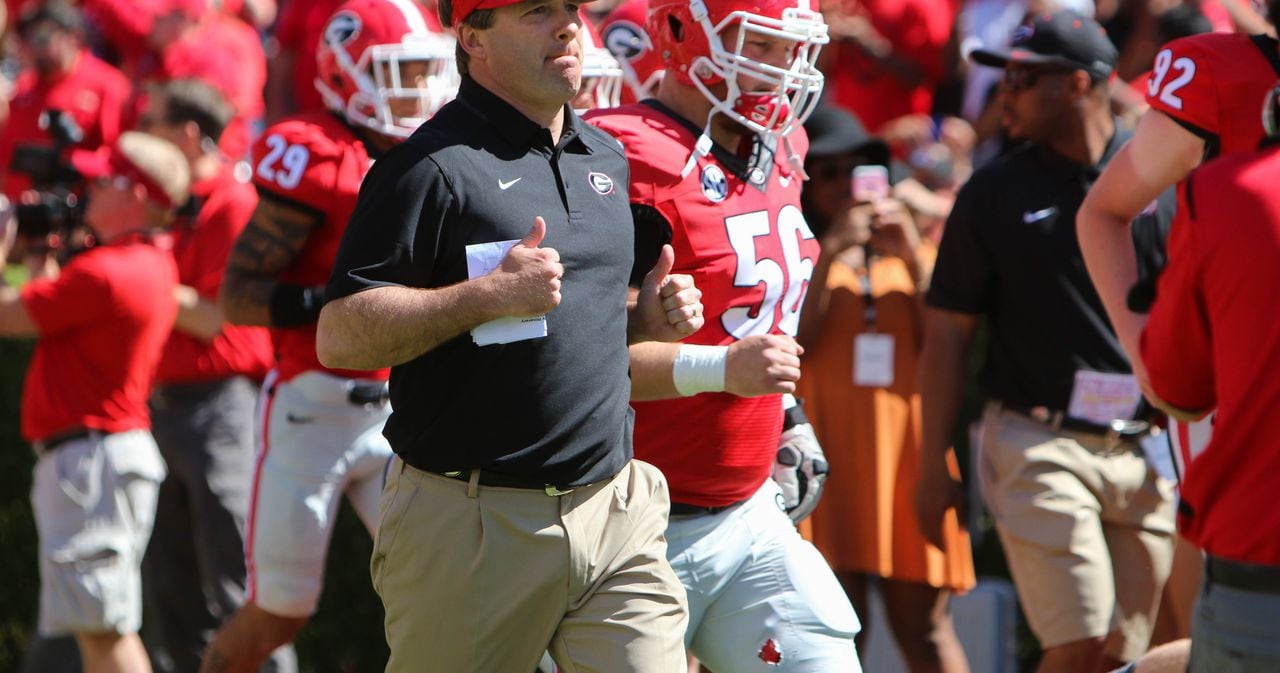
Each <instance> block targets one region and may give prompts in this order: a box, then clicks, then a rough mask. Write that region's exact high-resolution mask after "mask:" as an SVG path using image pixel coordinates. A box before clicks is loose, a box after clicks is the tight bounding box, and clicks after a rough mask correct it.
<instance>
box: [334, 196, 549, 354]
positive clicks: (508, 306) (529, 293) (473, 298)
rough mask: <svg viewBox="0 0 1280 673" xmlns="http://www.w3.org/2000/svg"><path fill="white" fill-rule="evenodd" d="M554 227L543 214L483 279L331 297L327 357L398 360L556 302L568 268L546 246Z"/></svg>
mask: <svg viewBox="0 0 1280 673" xmlns="http://www.w3.org/2000/svg"><path fill="white" fill-rule="evenodd" d="M546 233H547V225H546V222H545V221H544V220H543V219H542V218H541V217H538V218H535V220H534V226H533V228H532V229H531V230H530V231H529V233H528V234H525V236H524V238H523V239H521V240H520V242H519V243H517V244H516V245H514V246H512V247H511V249H510V250H508V251H507V254H506V256H505V257H504V258H503V260H502V263H501V264H499V265H498V267H497V268H496V269H494V270H493V271H491V272H489V273H488V274H486V275H484V276H481V277H479V278H474V279H471V280H466V281H463V282H461V283H455V284H453V285H449V286H447V287H441V288H431V289H425V288H411V287H404V286H393V285H383V286H380V287H372V288H369V289H367V290H363V291H361V292H357V293H355V294H350V295H347V296H344V297H340V298H338V299H335V300H333V301H331V302H329V303H328V304H326V305H325V307H324V309H323V310H322V311H321V312H320V322H319V324H318V325H317V330H316V355H317V356H318V357H319V358H320V362H321V364H324V365H325V366H326V367H339V368H343V369H379V368H382V367H392V366H395V365H398V364H402V363H405V362H408V361H409V360H412V359H414V358H416V357H418V356H420V355H422V354H423V353H426V352H428V351H430V350H432V349H434V348H436V347H437V346H439V345H440V344H443V343H444V342H446V341H448V340H450V339H453V338H455V337H457V336H459V335H461V334H464V333H466V332H467V331H469V330H471V329H472V328H474V327H476V326H478V325H481V324H483V323H486V322H489V321H490V320H496V319H498V318H503V317H508V316H516V317H525V316H535V315H542V314H544V313H546V312H548V311H550V310H552V309H554V308H555V307H556V306H558V305H559V304H560V278H561V277H562V276H563V275H564V267H563V266H562V265H561V264H560V255H559V253H557V252H556V251H555V250H554V249H553V248H543V247H539V246H540V245H541V243H542V239H543V237H544V236H546ZM344 245H345V241H344Z"/></svg>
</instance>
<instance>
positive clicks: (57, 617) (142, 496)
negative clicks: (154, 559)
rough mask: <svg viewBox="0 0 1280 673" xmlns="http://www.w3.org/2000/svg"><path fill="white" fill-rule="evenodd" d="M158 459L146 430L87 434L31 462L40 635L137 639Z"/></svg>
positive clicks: (161, 469)
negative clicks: (109, 634) (37, 538)
mask: <svg viewBox="0 0 1280 673" xmlns="http://www.w3.org/2000/svg"><path fill="white" fill-rule="evenodd" d="M164 474H165V467H164V460H162V459H161V458H160V450H159V449H157V448H156V443H155V440H154V439H152V437H151V433H149V432H147V431H146V430H132V431H129V432H121V433H116V434H111V435H104V434H100V433H93V434H91V435H90V436H88V437H85V438H83V439H75V440H71V441H67V442H64V443H62V444H60V445H58V446H57V447H56V448H55V449H53V450H51V451H49V452H47V453H44V454H42V455H41V456H40V457H39V459H38V460H37V461H36V467H35V477H34V480H33V483H32V486H31V504H32V508H33V509H34V511H35V520H36V531H37V532H38V533H39V536H40V619H39V626H38V629H39V632H40V634H41V635H44V636H59V635H67V634H71V633H107V632H114V633H121V634H129V633H137V631H138V627H139V626H140V625H141V623H142V575H141V566H142V555H143V553H145V552H146V549H147V541H148V540H149V539H150V538H151V526H152V524H154V523H155V518H156V495H157V493H159V490H160V482H161V481H162V480H163V479H164Z"/></svg>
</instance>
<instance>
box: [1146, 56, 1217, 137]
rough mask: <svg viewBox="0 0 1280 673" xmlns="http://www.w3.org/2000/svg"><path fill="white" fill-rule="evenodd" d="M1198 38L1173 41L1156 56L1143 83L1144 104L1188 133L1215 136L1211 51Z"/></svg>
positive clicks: (1215, 112)
mask: <svg viewBox="0 0 1280 673" xmlns="http://www.w3.org/2000/svg"><path fill="white" fill-rule="evenodd" d="M1201 37H1202V36H1199V35H1195V36H1192V37H1186V38H1182V39H1179V40H1174V41H1173V42H1170V43H1169V44H1167V45H1165V47H1164V48H1163V49H1161V50H1160V51H1159V52H1157V53H1156V58H1155V62H1154V64H1153V65H1152V68H1151V77H1150V79H1149V80H1148V82H1147V90H1146V96H1147V103H1149V104H1150V105H1151V107H1152V108H1153V109H1156V110H1159V111H1161V112H1163V113H1165V114H1167V115H1169V116H1170V117H1172V118H1173V119H1174V120H1175V121H1177V122H1178V123H1180V124H1182V125H1183V126H1185V127H1187V129H1188V130H1190V131H1191V132H1192V133H1195V134H1196V135H1199V136H1202V137H1205V136H1213V135H1217V134H1218V133H1219V132H1220V131H1221V129H1220V124H1219V121H1218V100H1219V99H1220V98H1221V94H1219V93H1218V90H1217V87H1216V85H1215V84H1214V80H1213V72H1214V70H1215V66H1216V65H1217V63H1216V59H1214V58H1213V57H1214V54H1215V51H1214V49H1213V48H1212V46H1211V45H1209V44H1206V43H1205V41H1204V40H1202V39H1198V38H1201Z"/></svg>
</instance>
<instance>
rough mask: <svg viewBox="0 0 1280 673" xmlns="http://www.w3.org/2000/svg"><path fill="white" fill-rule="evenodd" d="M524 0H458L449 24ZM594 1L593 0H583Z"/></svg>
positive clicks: (456, 23) (454, 24)
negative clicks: (484, 10)
mask: <svg viewBox="0 0 1280 673" xmlns="http://www.w3.org/2000/svg"><path fill="white" fill-rule="evenodd" d="M521 2H524V0H458V2H455V3H453V7H452V9H453V16H451V17H449V25H450V26H456V25H458V24H459V23H460V22H461V21H462V20H463V19H465V18H467V16H468V15H469V14H471V13H472V12H474V11H476V10H477V9H498V8H499V7H506V6H507V5H516V4H519V3H521ZM583 2H592V0H583Z"/></svg>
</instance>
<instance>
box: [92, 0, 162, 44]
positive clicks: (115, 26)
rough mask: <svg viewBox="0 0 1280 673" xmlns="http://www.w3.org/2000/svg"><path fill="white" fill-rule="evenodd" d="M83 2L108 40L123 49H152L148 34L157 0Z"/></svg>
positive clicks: (97, 0) (95, 0)
mask: <svg viewBox="0 0 1280 673" xmlns="http://www.w3.org/2000/svg"><path fill="white" fill-rule="evenodd" d="M80 4H81V6H82V7H83V8H84V12H85V14H86V15H88V16H90V17H92V19H93V21H94V23H95V24H96V25H97V27H98V28H99V29H100V30H101V31H102V34H103V36H104V37H105V38H106V40H107V42H109V43H110V44H111V46H113V47H115V48H116V49H117V50H119V51H120V52H121V53H127V54H138V53H141V52H145V51H146V50H147V49H148V47H147V37H148V36H149V35H150V34H151V24H152V22H153V21H154V17H155V14H156V9H157V7H156V3H155V2H154V1H153V0H84V1H83V2H81V3H80Z"/></svg>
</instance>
